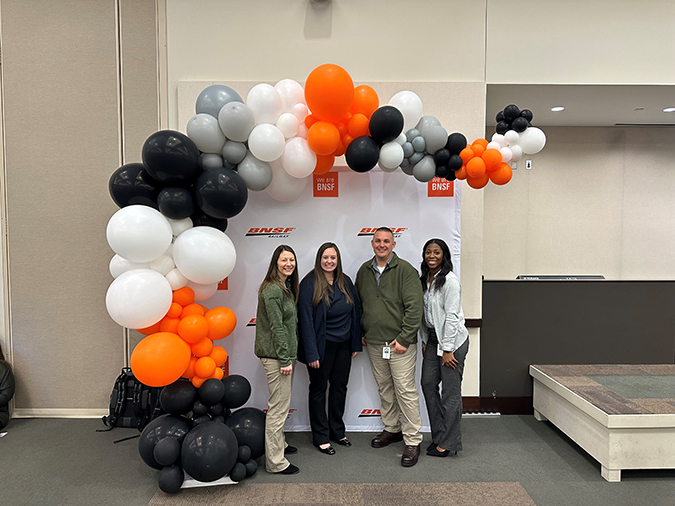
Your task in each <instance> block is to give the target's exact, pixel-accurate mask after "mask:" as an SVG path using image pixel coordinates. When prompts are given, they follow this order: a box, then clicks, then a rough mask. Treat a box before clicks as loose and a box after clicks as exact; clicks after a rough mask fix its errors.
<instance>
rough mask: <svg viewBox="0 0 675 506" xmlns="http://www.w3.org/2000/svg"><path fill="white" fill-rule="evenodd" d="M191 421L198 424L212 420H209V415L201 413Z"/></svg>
mask: <svg viewBox="0 0 675 506" xmlns="http://www.w3.org/2000/svg"><path fill="white" fill-rule="evenodd" d="M192 421H193V422H194V424H195V425H199V424H202V423H206V422H211V421H212V420H211V417H210V416H209V415H201V416H198V417H197V418H195V419H194V420H192Z"/></svg>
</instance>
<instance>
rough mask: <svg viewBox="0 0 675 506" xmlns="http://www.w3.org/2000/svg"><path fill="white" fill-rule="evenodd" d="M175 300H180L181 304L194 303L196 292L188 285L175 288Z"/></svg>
mask: <svg viewBox="0 0 675 506" xmlns="http://www.w3.org/2000/svg"><path fill="white" fill-rule="evenodd" d="M173 301H174V302H178V303H179V304H180V305H181V306H187V305H188V304H192V303H193V302H194V301H195V292H194V290H193V289H192V288H190V287H188V286H184V287H183V288H179V289H178V290H174V291H173Z"/></svg>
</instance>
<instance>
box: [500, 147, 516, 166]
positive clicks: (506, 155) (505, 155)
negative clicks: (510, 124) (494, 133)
mask: <svg viewBox="0 0 675 506" xmlns="http://www.w3.org/2000/svg"><path fill="white" fill-rule="evenodd" d="M499 152H500V153H501V154H502V162H504V163H509V162H510V161H511V158H513V152H512V151H511V148H509V147H503V148H502V149H500V150H499Z"/></svg>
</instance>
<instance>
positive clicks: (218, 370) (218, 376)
mask: <svg viewBox="0 0 675 506" xmlns="http://www.w3.org/2000/svg"><path fill="white" fill-rule="evenodd" d="M223 376H225V373H224V372H223V370H222V369H221V368H220V367H216V368H215V369H214V370H213V374H212V375H211V378H215V379H217V380H221V379H223ZM209 379H210V378H209Z"/></svg>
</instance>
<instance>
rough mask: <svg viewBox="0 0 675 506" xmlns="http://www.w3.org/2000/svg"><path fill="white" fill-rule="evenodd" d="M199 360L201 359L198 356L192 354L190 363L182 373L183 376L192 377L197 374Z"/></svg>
mask: <svg viewBox="0 0 675 506" xmlns="http://www.w3.org/2000/svg"><path fill="white" fill-rule="evenodd" d="M197 360H199V359H198V358H197V357H195V356H194V355H192V356H191V357H190V363H189V364H188V366H187V367H186V368H185V371H184V372H183V374H181V378H187V379H190V378H192V376H194V375H195V364H196V363H197Z"/></svg>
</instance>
